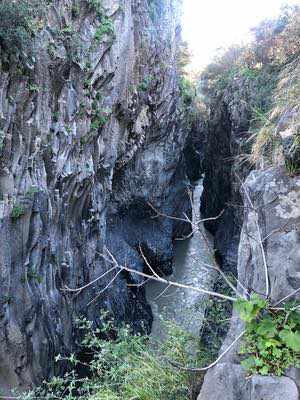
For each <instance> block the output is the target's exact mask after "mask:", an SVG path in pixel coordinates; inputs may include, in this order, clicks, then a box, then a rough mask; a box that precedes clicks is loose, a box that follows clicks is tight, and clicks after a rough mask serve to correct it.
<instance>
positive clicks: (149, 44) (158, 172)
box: [0, 0, 191, 395]
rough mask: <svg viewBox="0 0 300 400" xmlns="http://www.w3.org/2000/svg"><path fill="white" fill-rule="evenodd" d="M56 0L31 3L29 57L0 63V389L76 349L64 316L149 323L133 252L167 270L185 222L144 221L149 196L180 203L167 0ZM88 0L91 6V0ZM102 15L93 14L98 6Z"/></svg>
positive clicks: (180, 145) (174, 15)
mask: <svg viewBox="0 0 300 400" xmlns="http://www.w3.org/2000/svg"><path fill="white" fill-rule="evenodd" d="M101 3H102V6H101V10H100V11H101V12H99V9H98V10H97V7H98V5H99V4H100V2H97V1H88V0H85V1H83V0H81V1H79V0H78V1H71V0H62V1H61V0H54V1H50V2H49V1H47V2H45V4H42V6H43V9H42V11H41V13H40V14H39V15H40V16H39V20H38V21H36V23H37V24H38V32H37V34H36V37H35V39H34V40H33V42H32V47H33V53H34V58H32V59H31V60H30V61H28V62H27V63H25V66H23V68H20V66H19V65H17V64H13V63H11V64H10V65H9V67H8V68H7V67H6V68H2V69H1V71H0V133H1V135H0V136H1V146H0V199H1V200H0V232H1V233H0V235H1V238H2V241H1V246H0V293H1V297H0V391H1V394H3V393H4V395H5V394H7V393H9V392H10V389H11V388H13V387H14V388H17V389H18V390H25V389H27V388H29V387H31V386H32V385H33V384H38V383H39V382H41V380H42V379H43V378H45V377H49V376H50V375H51V374H53V373H59V372H60V370H59V368H60V367H59V366H56V364H55V363H54V362H53V359H54V355H56V354H58V353H61V354H66V353H68V352H70V351H76V350H77V347H76V342H77V339H78V332H77V331H76V324H75V319H76V318H77V317H78V316H82V315H83V316H86V317H88V318H89V319H90V320H92V321H94V323H96V324H97V323H100V318H99V316H100V309H101V308H104V309H106V310H109V311H110V312H111V314H112V315H113V316H114V318H115V320H116V321H126V322H128V323H131V324H132V326H133V328H134V329H135V330H143V329H144V330H147V331H149V329H150V326H151V321H152V314H151V309H150V307H149V306H148V305H147V303H146V300H145V293H144V289H143V288H142V287H141V288H138V287H134V286H131V287H128V283H131V284H132V283H139V282H140V281H139V279H137V277H136V276H133V275H132V274H131V275H130V274H123V273H122V274H119V275H118V276H117V277H116V278H115V280H114V282H113V284H111V285H110V286H109V290H106V291H104V292H102V294H101V293H100V294H99V292H101V290H103V289H104V288H105V286H106V285H107V284H108V283H109V282H110V281H111V280H112V279H113V278H114V276H115V273H113V272H112V273H110V274H108V275H106V276H105V277H104V278H103V279H101V280H99V281H97V282H95V284H93V285H91V286H89V287H88V288H87V289H85V290H83V291H81V292H79V293H75V294H73V293H70V292H68V291H65V290H64V289H65V288H77V287H80V286H84V285H86V284H87V283H89V282H90V281H92V280H94V279H95V278H97V277H98V276H100V275H101V274H103V273H104V272H105V271H107V270H108V269H110V267H111V265H110V263H109V262H107V260H106V259H105V258H103V254H104V250H105V247H107V248H108V249H110V251H111V252H112V253H113V254H114V255H115V257H116V259H117V260H118V261H119V262H120V263H127V264H128V265H130V266H131V267H133V268H136V269H139V270H142V269H143V268H144V264H143V260H142V258H141V256H140V254H139V251H140V248H142V250H143V252H144V254H145V255H146V256H147V257H148V259H149V261H151V263H152V265H154V266H155V268H157V269H159V270H161V271H164V272H170V270H171V259H172V252H173V250H172V240H173V239H174V238H175V237H177V236H180V235H182V234H185V233H186V232H187V231H188V230H189V226H187V225H184V224H178V223H174V221H172V220H168V219H164V218H153V217H154V213H153V211H151V208H150V207H149V205H148V203H149V202H151V203H152V205H153V206H154V207H156V208H157V209H159V210H160V211H162V212H166V213H168V214H172V215H179V214H180V215H182V212H187V213H190V212H191V210H190V205H189V201H188V198H187V195H186V191H185V188H186V183H187V178H186V172H185V161H184V158H183V149H184V146H185V140H186V137H187V135H188V128H187V126H186V125H185V120H184V115H183V107H182V105H181V99H180V96H179V89H178V71H177V62H176V60H177V57H178V42H179V40H180V27H179V22H178V16H179V5H178V2H177V1H176V0H164V1H162V2H155V1H152V0H149V1H146V0H145V1H140V0H114V1H111V0H104V1H103V2H101ZM95 7H96V8H95ZM99 13H100V14H101V15H99Z"/></svg>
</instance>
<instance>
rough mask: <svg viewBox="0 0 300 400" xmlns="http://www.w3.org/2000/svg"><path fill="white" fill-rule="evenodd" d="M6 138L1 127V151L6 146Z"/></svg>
mask: <svg viewBox="0 0 300 400" xmlns="http://www.w3.org/2000/svg"><path fill="white" fill-rule="evenodd" d="M4 139H5V133H4V131H3V130H1V129H0V153H1V151H2V150H3V147H4Z"/></svg>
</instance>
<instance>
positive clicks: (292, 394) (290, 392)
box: [250, 376, 299, 400]
mask: <svg viewBox="0 0 300 400" xmlns="http://www.w3.org/2000/svg"><path fill="white" fill-rule="evenodd" d="M262 399H263V400H282V399H286V400H299V392H298V389H297V386H296V384H295V382H294V381H292V380H291V379H289V378H286V377H280V378H278V377H277V378H273V377H271V376H254V377H252V378H251V392H250V400H262Z"/></svg>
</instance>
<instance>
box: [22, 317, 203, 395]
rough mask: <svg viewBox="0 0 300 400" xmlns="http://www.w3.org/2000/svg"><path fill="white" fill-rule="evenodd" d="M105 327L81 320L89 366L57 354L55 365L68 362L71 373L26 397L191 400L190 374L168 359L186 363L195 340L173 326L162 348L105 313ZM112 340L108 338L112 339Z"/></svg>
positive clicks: (170, 324)
mask: <svg viewBox="0 0 300 400" xmlns="http://www.w3.org/2000/svg"><path fill="white" fill-rule="evenodd" d="M101 319H102V327H101V328H97V329H92V324H91V323H90V322H89V321H87V320H86V319H82V320H80V321H79V329H80V330H81V331H82V332H84V333H85V334H84V339H83V341H82V348H84V349H85V351H86V352H87V354H90V355H92V356H91V360H90V362H89V363H86V362H83V361H81V360H80V359H79V358H78V357H77V356H76V355H75V354H71V355H69V356H67V357H64V356H58V357H57V358H56V360H57V362H60V361H63V362H66V361H67V362H68V363H69V364H70V365H71V366H72V367H73V370H72V371H71V372H68V373H66V375H65V376H64V377H63V378H57V377H56V378H53V379H52V380H51V381H50V382H48V383H47V384H46V385H45V387H44V388H40V389H38V390H36V391H35V393H30V394H28V395H27V397H26V399H27V400H30V399H32V398H34V397H35V396H41V397H43V398H44V399H49V400H50V399H55V398H64V399H68V400H73V399H76V398H80V399H82V400H85V399H86V400H88V399H89V400H92V399H93V400H96V399H97V400H104V399H105V400H130V399H139V400H157V399H160V400H174V399H176V400H187V399H188V398H189V384H190V373H189V372H186V371H181V370H178V369H175V368H173V367H172V366H171V364H170V362H169V361H174V362H178V363H183V364H188V363H189V362H192V355H191V354H190V353H189V351H188V350H187V349H188V348H189V347H190V344H191V342H192V341H193V340H195V339H194V338H193V337H191V336H190V335H189V334H187V333H186V332H184V331H183V330H182V329H181V328H178V327H177V326H175V325H174V324H172V323H168V324H167V327H168V329H167V336H166V339H165V341H164V343H163V344H162V345H161V346H156V344H155V343H154V342H151V341H150V339H149V337H147V336H141V335H133V334H132V333H131V332H130V329H129V327H128V326H122V327H120V328H118V329H116V328H115V327H114V325H113V322H112V320H110V319H109V318H107V314H105V313H103V314H102V317H101ZM108 339H109V340H108ZM79 366H84V367H85V368H87V369H88V371H89V372H88V375H89V378H80V377H79V376H78V374H77V373H76V368H78V367H79Z"/></svg>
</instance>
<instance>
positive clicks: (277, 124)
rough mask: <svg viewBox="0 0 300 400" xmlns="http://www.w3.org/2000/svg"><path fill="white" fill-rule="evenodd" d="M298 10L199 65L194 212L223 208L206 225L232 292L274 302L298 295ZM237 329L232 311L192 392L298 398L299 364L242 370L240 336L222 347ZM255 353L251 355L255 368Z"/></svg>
mask: <svg viewBox="0 0 300 400" xmlns="http://www.w3.org/2000/svg"><path fill="white" fill-rule="evenodd" d="M299 11H300V10H299V7H295V8H294V9H292V10H290V12H291V14H290V15H289V14H288V12H287V14H286V15H284V16H281V18H279V19H278V21H273V22H269V23H268V24H267V25H265V24H264V23H262V26H261V27H258V28H257V37H256V39H257V41H255V42H254V43H252V44H250V45H248V46H246V47H245V48H242V49H238V48H236V49H235V48H232V49H229V50H228V52H227V53H225V54H224V56H223V57H221V59H220V60H219V63H217V64H212V65H211V66H209V67H208V68H207V70H206V72H205V74H204V76H203V77H204V82H202V84H203V85H204V86H203V90H204V93H205V95H206V96H207V100H208V106H209V111H210V113H209V118H208V130H207V134H206V137H207V139H206V147H205V162H204V169H205V173H206V175H205V181H204V189H205V191H204V197H203V202H202V211H203V213H204V214H205V216H210V217H213V216H216V215H218V214H219V213H220V211H222V210H223V209H224V213H223V214H222V216H221V217H220V218H219V219H218V220H217V221H213V222H209V223H208V224H207V227H208V229H210V230H211V231H212V232H213V233H214V234H215V244H216V249H217V250H218V253H219V255H220V256H221V257H220V258H221V261H222V266H223V268H224V270H225V271H226V272H228V271H233V272H234V271H235V267H236V266H237V279H238V283H240V284H238V285H237V289H238V291H239V293H240V294H241V293H242V294H243V295H245V293H247V295H246V297H247V296H249V295H250V294H253V293H255V294H257V295H259V296H260V297H261V298H265V299H267V300H266V301H267V302H270V304H272V305H274V304H276V303H278V302H279V300H282V301H281V302H280V305H282V306H283V304H284V303H285V301H286V300H288V299H290V300H293V301H296V304H299V299H300V296H299V283H300V258H299V256H300V254H299V244H300V242H299V227H300V202H299V201H300V197H299V196H300V190H299V188H300V178H299V171H300V164H299V157H298V156H299V116H300V113H299V98H300V91H299V76H300V70H299V65H300V63H299V61H300V59H299V30H298V28H297V27H299V18H300V13H299ZM283 17H284V18H283ZM271 38H272V41H271V40H270V39H271ZM283 43H284V45H283ZM266 288H269V290H267V292H268V293H266ZM286 296H287V298H286V299H285V297H286ZM247 298H249V297H247ZM277 311H278V310H277ZM265 313H266V310H264V314H263V315H264V316H265ZM274 315H275V316H276V313H275V314H274ZM260 318H262V317H259V316H258V317H257V321H256V323H257V327H259V324H260ZM272 318H274V319H275V317H274V316H272V317H271V320H272ZM272 321H273V320H272ZM284 321H285V323H286V320H284ZM244 329H245V324H244V322H243V321H242V320H241V317H240V315H239V314H238V313H237V312H236V311H234V312H233V314H232V318H231V326H230V329H229V332H228V334H227V336H226V338H225V341H224V343H223V346H222V348H221V349H220V355H221V354H223V353H224V357H222V358H221V361H220V362H219V363H218V364H217V365H216V366H214V367H213V368H211V369H210V370H209V371H208V372H207V374H206V376H205V379H204V383H203V386H202V389H201V393H200V395H199V397H198V399H199V400H210V399H216V400H219V399H220V400H221V399H222V400H223V399H225V400H250V399H251V400H253V399H255V400H259V399H264V400H277V399H281V398H284V399H287V400H298V399H299V397H300V391H299V388H300V376H299V368H296V367H295V368H294V367H290V368H288V369H286V368H285V369H284V371H281V374H282V375H284V376H275V375H280V373H277V372H276V373H274V375H273V374H272V372H270V369H267V371H261V370H260V369H259V367H257V366H256V367H254V368H253V369H252V370H251V369H250V371H249V369H248V371H247V370H246V368H244V367H242V365H241V362H242V361H245V358H246V356H245V353H247V351H249V353H251V349H249V342H247V339H245V337H244V339H245V340H244V339H243V338H242V339H241V340H239V341H238V342H236V344H235V345H234V346H233V347H230V348H229V346H230V345H231V344H232V343H233V342H234V341H235V340H236V339H237V338H238V337H239V335H241V334H242V332H243V331H244ZM246 329H247V324H246ZM280 329H282V327H279V328H278V331H279V332H280ZM276 331H277V328H276ZM247 334H248V332H246V336H247ZM297 334H298V333H297ZM297 337H298V336H297ZM243 340H244V346H241V344H242V342H243ZM281 346H282V348H284V345H283V344H282V343H281ZM243 347H244V349H246V351H245V352H244V354H243V355H241V349H242V348H243ZM258 347H259V346H258ZM225 350H228V351H227V352H225ZM264 350H265V349H263V348H259V350H258V351H256V353H255V354H254V357H253V358H254V360H255V362H257V365H259V363H260V362H261V360H262V358H263V357H262V355H263V353H264ZM265 353H266V354H268V357H269V360H272V361H274V360H275V359H276V356H274V355H271V354H272V352H271V351H269V352H268V351H267V352H265ZM295 354H296V359H297V360H298V358H297V357H298V356H297V354H298V353H297V350H296V353H295ZM246 360H247V359H246ZM277 362H278V365H280V366H281V367H282V368H283V366H282V362H281V361H278V360H277ZM245 364H246V363H244V364H243V365H244V366H245ZM255 365H256V364H255ZM290 365H294V366H298V365H299V364H297V363H293V364H290ZM254 371H255V372H254ZM256 373H257V374H260V375H256ZM263 375H264V376H263ZM267 375H269V376H267Z"/></svg>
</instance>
